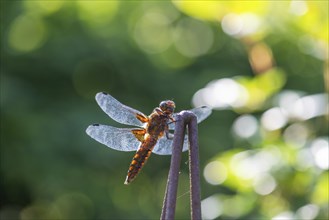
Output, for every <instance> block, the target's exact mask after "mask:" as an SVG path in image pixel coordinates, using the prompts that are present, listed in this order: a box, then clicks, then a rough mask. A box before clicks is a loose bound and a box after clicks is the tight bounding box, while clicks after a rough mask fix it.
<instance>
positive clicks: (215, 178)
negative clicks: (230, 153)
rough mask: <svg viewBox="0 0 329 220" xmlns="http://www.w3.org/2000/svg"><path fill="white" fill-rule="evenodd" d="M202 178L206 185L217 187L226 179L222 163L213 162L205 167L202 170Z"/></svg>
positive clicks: (225, 170) (225, 171)
mask: <svg viewBox="0 0 329 220" xmlns="http://www.w3.org/2000/svg"><path fill="white" fill-rule="evenodd" d="M203 176H204V178H205V179H206V181H207V182H208V183H210V184H212V185H219V184H221V183H222V182H224V181H225V179H226V177H227V169H226V167H225V165H224V164H223V163H221V162H219V161H213V162H210V163H208V164H207V165H206V167H205V168H204V170H203Z"/></svg>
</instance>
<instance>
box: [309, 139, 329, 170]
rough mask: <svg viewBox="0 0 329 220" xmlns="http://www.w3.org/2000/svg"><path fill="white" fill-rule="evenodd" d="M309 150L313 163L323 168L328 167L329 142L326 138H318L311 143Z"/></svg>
mask: <svg viewBox="0 0 329 220" xmlns="http://www.w3.org/2000/svg"><path fill="white" fill-rule="evenodd" d="M311 151H312V153H313V156H314V161H315V164H316V165H317V166H318V167H319V168H320V169H323V170H328V169H329V142H328V139H325V138H318V139H316V140H314V141H313V142H312V143H311Z"/></svg>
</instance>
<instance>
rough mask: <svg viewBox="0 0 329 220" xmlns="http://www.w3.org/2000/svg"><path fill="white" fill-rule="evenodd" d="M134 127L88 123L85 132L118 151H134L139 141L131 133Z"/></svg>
mask: <svg viewBox="0 0 329 220" xmlns="http://www.w3.org/2000/svg"><path fill="white" fill-rule="evenodd" d="M133 129H134V128H115V127H111V126H108V125H99V124H94V125H90V126H89V127H88V128H87V130H86V133H87V134H88V135H89V136H90V137H92V138H93V139H95V140H96V141H98V142H99V143H101V144H105V145H106V146H108V147H110V148H112V149H114V150H119V151H136V150H137V149H138V148H139V145H140V142H139V141H138V140H137V138H136V137H135V136H134V134H133V133H132V130H133Z"/></svg>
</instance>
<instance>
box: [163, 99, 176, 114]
mask: <svg viewBox="0 0 329 220" xmlns="http://www.w3.org/2000/svg"><path fill="white" fill-rule="evenodd" d="M159 107H160V109H161V110H162V111H163V112H164V113H166V114H167V115H170V114H172V113H173V112H174V110H175V107H176V106H175V102H173V101H171V100H167V101H162V102H161V103H160V105H159Z"/></svg>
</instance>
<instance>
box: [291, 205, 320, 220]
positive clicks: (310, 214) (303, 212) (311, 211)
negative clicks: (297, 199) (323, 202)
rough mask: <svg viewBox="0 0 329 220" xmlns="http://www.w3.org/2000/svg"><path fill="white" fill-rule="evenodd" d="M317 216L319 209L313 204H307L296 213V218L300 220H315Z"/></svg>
mask: <svg viewBox="0 0 329 220" xmlns="http://www.w3.org/2000/svg"><path fill="white" fill-rule="evenodd" d="M318 214H319V207H318V206H317V205H314V204H307V205H304V206H302V207H300V208H299V209H298V210H297V212H296V215H297V218H298V219H301V220H312V219H315V218H316V216H317V215H318Z"/></svg>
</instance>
